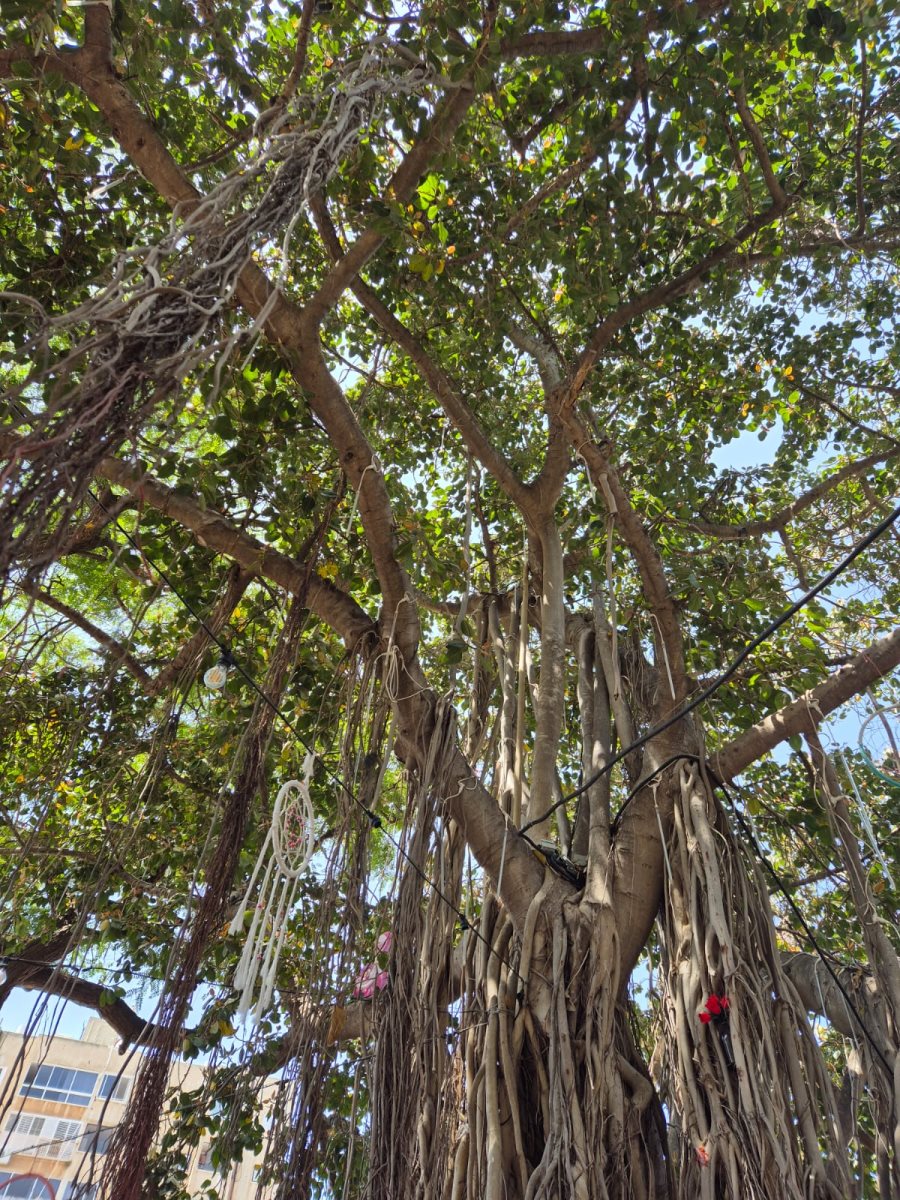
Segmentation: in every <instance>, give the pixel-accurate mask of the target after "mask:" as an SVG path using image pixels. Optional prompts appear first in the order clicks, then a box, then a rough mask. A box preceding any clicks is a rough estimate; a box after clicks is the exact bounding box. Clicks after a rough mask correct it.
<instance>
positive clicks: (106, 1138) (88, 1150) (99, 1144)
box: [0, 1125, 116, 1196]
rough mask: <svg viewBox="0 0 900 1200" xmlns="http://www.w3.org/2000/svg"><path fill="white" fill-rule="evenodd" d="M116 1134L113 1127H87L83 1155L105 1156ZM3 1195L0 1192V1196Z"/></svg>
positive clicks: (82, 1145) (82, 1143)
mask: <svg viewBox="0 0 900 1200" xmlns="http://www.w3.org/2000/svg"><path fill="white" fill-rule="evenodd" d="M115 1132H116V1127H115V1126H114V1125H88V1127H87V1128H86V1129H85V1131H84V1134H83V1135H82V1138H81V1150H82V1153H83V1154H105V1153H106V1152H107V1150H108V1149H109V1143H110V1142H111V1141H112V1139H113V1134H114V1133H115ZM2 1195H3V1193H2V1192H0V1196H2Z"/></svg>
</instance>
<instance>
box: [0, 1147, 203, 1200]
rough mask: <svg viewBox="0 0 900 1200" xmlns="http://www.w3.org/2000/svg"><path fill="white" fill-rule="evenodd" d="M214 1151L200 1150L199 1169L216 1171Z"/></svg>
mask: <svg viewBox="0 0 900 1200" xmlns="http://www.w3.org/2000/svg"><path fill="white" fill-rule="evenodd" d="M212 1152H213V1148H212V1143H210V1144H209V1145H208V1146H206V1147H205V1148H204V1149H203V1150H201V1151H200V1157H199V1159H198V1160H197V1170H198V1171H214V1170H215V1169H216V1168H215V1167H214V1165H213V1160H212ZM0 1195H2V1193H0Z"/></svg>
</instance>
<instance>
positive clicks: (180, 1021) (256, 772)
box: [100, 559, 313, 1200]
mask: <svg viewBox="0 0 900 1200" xmlns="http://www.w3.org/2000/svg"><path fill="white" fill-rule="evenodd" d="M312 561H313V560H312V559H310V564H309V565H310V566H311V565H312ZM308 575H309V571H307V580H308ZM304 590H305V589H304ZM304 617H305V607H304V597H303V595H300V596H297V597H295V598H294V601H293V603H292V605H291V609H290V612H289V614H288V618H287V621H286V622H285V626H284V629H283V630H282V634H281V637H280V639H279V643H278V646H277V647H276V649H275V652H274V654H273V657H272V662H271V664H270V667H269V671H268V673H267V675H266V680H265V685H264V690H265V694H266V695H267V696H270V697H272V698H273V700H274V702H275V704H276V705H277V703H278V702H279V700H280V698H281V695H282V693H283V691H284V687H285V685H286V683H287V680H288V677H289V672H290V668H291V667H292V665H293V663H294V661H295V659H296V655H297V647H298V645H299V641H300V635H301V633H302V630H303V624H304ZM273 721H274V710H273V708H272V706H270V705H268V704H263V703H262V702H261V701H258V702H257V706H256V709H255V711H254V716H253V718H252V720H251V724H250V727H249V729H248V731H247V734H246V738H245V741H244V745H243V759H242V764H241V768H240V773H239V775H238V778H237V780H236V781H235V785H234V787H233V789H232V790H231V792H230V794H229V795H228V796H227V797H226V798H225V804H224V811H223V814H222V823H221V828H220V830H219V834H218V838H217V841H216V844H215V848H214V850H213V851H212V854H211V856H210V860H209V862H208V863H206V864H204V867H205V869H204V883H205V886H204V888H203V890H202V894H201V895H200V897H199V899H198V901H197V907H196V912H195V913H194V915H193V917H192V918H191V919H190V923H189V925H188V926H187V927H186V928H185V930H184V931H183V932H182V934H181V938H180V940H179V941H178V942H177V943H176V946H175V948H174V950H173V959H174V961H173V966H172V969H171V970H170V972H169V981H168V983H167V986H166V990H165V992H164V993H163V997H162V1001H161V1011H160V1015H159V1018H158V1021H157V1032H156V1034H155V1036H154V1039H153V1041H152V1043H151V1045H150V1047H149V1049H148V1051H147V1053H146V1054H145V1055H144V1058H143V1061H142V1063H141V1066H140V1069H139V1071H138V1074H137V1079H136V1081H135V1085H134V1088H133V1090H132V1095H131V1099H130V1101H129V1104H128V1108H127V1110H126V1113H125V1118H124V1120H123V1121H122V1123H121V1124H120V1125H119V1127H118V1128H117V1130H116V1136H115V1138H114V1139H113V1143H112V1146H111V1149H110V1153H109V1154H108V1156H107V1158H106V1160H105V1162H104V1166H103V1174H102V1177H101V1180H100V1186H101V1194H102V1195H103V1196H104V1197H106V1198H108V1200H138V1198H139V1197H140V1195H141V1188H142V1184H143V1180H144V1174H145V1170H146V1164H147V1156H148V1153H149V1151H150V1147H151V1145H152V1143H153V1140H154V1138H155V1137H156V1134H157V1130H158V1128H159V1121H160V1114H161V1112H162V1106H163V1101H164V1099H165V1093H166V1090H167V1088H168V1084H169V1077H170V1071H171V1064H172V1058H173V1056H174V1055H175V1053H176V1050H177V1049H178V1047H179V1046H180V1044H181V1038H182V1034H183V1030H184V1025H185V1021H186V1018H187V1015H188V1010H189V1007H190V1002H191V997H192V996H193V994H194V990H195V988H196V986H197V978H198V973H199V970H200V965H201V962H202V960H203V956H204V954H205V953H206V951H207V949H208V947H209V945H210V943H211V942H212V940H213V938H214V937H215V935H216V932H217V931H218V930H219V929H220V928H221V926H222V918H223V915H224V912H225V908H226V905H227V901H228V897H229V893H230V891H231V884H232V879H233V877H234V872H235V869H236V867H237V863H238V859H239V857H240V853H241V847H242V846H243V843H244V837H245V833H246V829H247V822H248V818H249V814H250V809H251V806H252V804H253V801H254V799H255V798H256V796H257V794H258V793H259V791H260V789H261V788H262V787H263V786H264V767H265V755H266V750H267V748H268V745H269V741H270V738H271V735H272V728H273Z"/></svg>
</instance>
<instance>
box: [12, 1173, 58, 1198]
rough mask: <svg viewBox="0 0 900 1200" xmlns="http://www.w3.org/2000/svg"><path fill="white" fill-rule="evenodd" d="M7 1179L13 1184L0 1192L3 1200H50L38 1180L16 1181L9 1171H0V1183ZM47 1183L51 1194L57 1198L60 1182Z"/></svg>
mask: <svg viewBox="0 0 900 1200" xmlns="http://www.w3.org/2000/svg"><path fill="white" fill-rule="evenodd" d="M9 1179H11V1180H12V1181H13V1182H12V1183H10V1184H8V1185H7V1186H6V1187H5V1188H4V1189H3V1191H2V1192H0V1196H2V1197H3V1200H50V1193H49V1192H48V1191H47V1189H46V1188H45V1187H44V1185H43V1184H42V1183H41V1181H40V1180H39V1179H17V1178H16V1176H15V1175H14V1174H13V1173H12V1172H11V1171H0V1183H6V1182H7V1180H9ZM47 1182H48V1183H49V1184H50V1186H51V1187H52V1188H53V1194H54V1195H56V1196H59V1185H60V1182H61V1181H60V1180H59V1179H48V1180H47Z"/></svg>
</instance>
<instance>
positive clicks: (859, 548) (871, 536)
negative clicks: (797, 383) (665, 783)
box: [519, 505, 900, 833]
mask: <svg viewBox="0 0 900 1200" xmlns="http://www.w3.org/2000/svg"><path fill="white" fill-rule="evenodd" d="M898 517H900V505H898V506H897V508H895V509H894V511H893V512H892V513H890V514H889V515H888V516H886V517H885V518H884V519H883V520H882V521H879V522H878V524H877V525H876V526H875V528H874V529H872V530H870V532H869V533H867V534H866V536H865V537H864V538H862V539H861V540H860V541H859V542H857V543H856V545H855V546H854V547H853V549H852V550H851V551H850V552H849V554H847V555H845V557H844V558H842V559H841V561H840V562H839V563H838V565H837V566H836V567H834V568H833V569H832V570H830V571H829V572H828V574H827V575H825V576H823V578H822V579H820V580H819V582H818V583H817V584H815V585H814V586H813V587H811V588H810V589H809V591H808V592H804V594H803V595H802V596H801V597H800V599H799V600H795V601H794V603H793V604H791V605H790V606H789V607H788V608H786V609H785V610H784V612H783V613H781V614H780V616H778V617H776V618H775V620H774V621H770V622H769V624H768V625H767V626H766V627H765V629H764V630H763V631H762V633H758V634H757V635H756V637H755V638H753V640H752V641H750V642H748V644H747V645H746V646H745V647H744V649H743V650H741V652H740V653H739V654H738V655H737V657H736V658H734V659H733V660H732V662H731V663H730V665H729V666H728V667H726V669H725V670H724V671H723V672H722V674H721V675H719V676H717V677H716V678H715V679H714V680H713V682H712V683H711V684H709V685H708V686H707V687H705V688H704V689H703V691H702V692H700V693H699V694H698V695H697V696H695V697H694V699H693V700H691V701H690V703H688V704H686V705H685V707H684V708H682V709H680V710H679V711H678V712H677V713H675V714H674V715H673V716H671V717H669V718H668V719H667V720H665V721H663V722H662V723H661V724H659V725H656V726H654V728H653V729H648V730H647V732H646V733H644V734H642V735H641V736H640V737H639V738H636V739H635V740H634V741H633V742H632V743H631V745H630V746H626V747H625V748H624V750H620V751H619V752H618V754H614V755H613V757H612V758H611V759H610V760H609V762H608V763H606V764H605V765H604V766H602V767H601V768H600V769H599V770H598V771H595V772H594V774H593V775H591V776H590V777H589V778H588V779H585V780H584V782H583V783H581V784H579V786H578V787H577V788H575V789H574V791H571V792H569V793H568V794H567V795H565V796H561V797H560V798H559V800H557V801H556V802H555V803H554V804H551V806H550V807H549V808H548V809H547V811H546V812H544V813H541V815H540V816H539V817H535V818H534V819H533V820H531V821H528V822H526V824H524V825H523V826H522V828H521V829H520V830H519V833H525V832H527V830H529V829H531V828H532V827H533V826H535V825H539V824H540V823H541V822H542V821H546V820H547V818H548V817H550V816H552V815H553V813H555V812H556V810H557V809H558V808H561V807H562V805H564V804H568V802H569V801H570V800H574V799H575V798H576V797H577V796H580V795H581V794H582V793H583V792H586V791H587V790H588V788H590V787H593V785H594V784H595V783H596V782H597V780H598V779H602V778H603V776H604V775H605V774H606V773H607V772H608V771H611V770H612V768H613V767H614V766H615V765H616V763H619V762H621V761H622V759H623V758H626V757H627V756H628V755H629V754H631V753H632V752H633V751H634V750H639V749H640V748H641V746H645V745H646V744H647V742H649V741H651V740H652V739H653V738H655V737H659V735H660V734H661V733H665V731H666V730H667V729H671V728H672V726H673V725H676V724H677V723H678V722H679V721H681V720H682V719H683V718H684V717H686V716H687V715H688V713H692V712H693V711H694V709H695V708H698V707H699V706H700V705H701V704H702V703H703V702H704V701H705V700H708V699H709V698H710V696H712V695H713V694H714V693H715V692H717V691H718V690H719V688H720V687H721V686H722V685H723V684H724V683H727V682H728V680H729V679H731V677H732V676H733V675H734V674H735V673H736V672H737V670H738V668H739V667H740V666H741V665H742V664H743V663H744V662H746V660H747V659H748V658H749V657H750V655H751V654H752V653H753V651H754V650H756V649H757V647H758V646H761V645H762V643H763V642H765V641H766V640H767V639H768V638H770V637H771V636H772V634H773V633H776V632H777V631H778V630H779V629H780V628H781V626H782V625H785V624H786V623H787V622H788V621H789V620H790V619H791V617H793V616H794V615H795V614H796V613H798V612H799V611H800V609H801V608H803V607H804V606H805V605H807V604H809V602H810V600H814V599H815V598H816V596H818V594H819V592H822V591H824V590H825V588H827V587H828V586H829V585H830V584H832V583H834V581H835V579H837V578H838V576H839V575H841V574H843V572H844V571H846V569H847V567H849V566H850V564H851V563H852V562H853V560H854V559H856V558H858V557H859V555H860V554H862V553H863V551H864V550H867V549H868V548H869V546H871V545H872V543H873V542H874V541H876V540H877V539H878V538H880V537H881V535H882V534H883V533H885V532H886V531H887V530H888V529H890V527H891V526H892V525H893V524H894V522H895V521H896V520H897V518H898ZM679 757H683V756H679ZM629 799H631V797H629ZM624 809H625V805H624V804H623V805H622V807H621V808H620V809H619V811H618V813H617V814H616V817H615V819H616V821H618V820H619V819H620V818H621V816H622V813H623V811H624Z"/></svg>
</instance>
